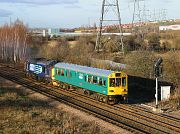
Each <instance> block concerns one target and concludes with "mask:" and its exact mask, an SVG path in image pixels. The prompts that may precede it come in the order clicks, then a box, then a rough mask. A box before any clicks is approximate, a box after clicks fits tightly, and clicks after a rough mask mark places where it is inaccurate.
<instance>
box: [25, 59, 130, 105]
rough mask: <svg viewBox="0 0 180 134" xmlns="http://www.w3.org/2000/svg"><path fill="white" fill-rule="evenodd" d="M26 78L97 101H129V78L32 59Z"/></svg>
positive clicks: (84, 67)
mask: <svg viewBox="0 0 180 134" xmlns="http://www.w3.org/2000/svg"><path fill="white" fill-rule="evenodd" d="M25 71H26V76H27V77H31V78H35V79H36V80H37V81H41V82H44V83H46V84H52V85H53V86H56V87H60V88H62V89H65V90H69V91H77V92H79V93H82V94H85V95H87V96H89V97H92V98H93V99H95V100H98V101H101V102H104V103H107V104H117V103H121V102H122V103H124V102H127V101H128V75H127V74H126V73H125V72H123V71H112V70H105V69H99V68H93V67H87V66H81V65H76V64H70V63H65V62H59V61H56V60H47V59H44V58H31V59H28V60H27V61H26V63H25Z"/></svg>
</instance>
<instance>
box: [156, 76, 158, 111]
mask: <svg viewBox="0 0 180 134" xmlns="http://www.w3.org/2000/svg"><path fill="white" fill-rule="evenodd" d="M155 97H156V108H157V107H158V77H156V94H155Z"/></svg>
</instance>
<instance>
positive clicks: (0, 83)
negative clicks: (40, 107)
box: [0, 77, 130, 134]
mask: <svg viewBox="0 0 180 134" xmlns="http://www.w3.org/2000/svg"><path fill="white" fill-rule="evenodd" d="M0 87H5V88H7V87H8V88H15V89H17V91H18V90H20V92H23V93H25V94H26V95H27V96H28V98H30V99H34V98H38V100H39V99H40V100H42V101H45V102H47V103H48V105H50V106H52V107H53V108H56V109H57V110H60V111H63V112H66V113H68V114H70V115H73V116H75V117H78V118H79V119H81V120H82V121H85V122H94V123H95V124H97V125H98V126H99V127H100V128H101V130H103V131H105V132H108V131H109V132H111V133H114V134H122V133H123V134H130V132H128V131H126V130H124V129H122V128H119V127H117V126H114V125H112V124H110V123H107V122H105V121H103V120H101V119H98V118H96V117H94V116H92V115H89V114H87V113H85V112H82V111H80V110H77V109H74V108H72V107H70V106H67V105H65V104H62V103H60V102H58V101H55V100H52V99H50V98H48V97H46V96H44V95H41V94H39V93H36V92H34V91H32V90H30V89H27V88H25V87H22V86H21V85H18V84H15V83H13V82H11V81H8V80H5V79H3V78H1V77H0ZM18 92H19V91H18ZM0 133H1V132H0Z"/></svg>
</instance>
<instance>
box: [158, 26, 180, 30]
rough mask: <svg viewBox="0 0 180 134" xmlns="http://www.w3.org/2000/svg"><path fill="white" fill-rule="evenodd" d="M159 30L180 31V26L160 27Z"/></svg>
mask: <svg viewBox="0 0 180 134" xmlns="http://www.w3.org/2000/svg"><path fill="white" fill-rule="evenodd" d="M159 30H160V31H166V30H180V25H168V26H159Z"/></svg>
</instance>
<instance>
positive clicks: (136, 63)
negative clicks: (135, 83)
mask: <svg viewBox="0 0 180 134" xmlns="http://www.w3.org/2000/svg"><path fill="white" fill-rule="evenodd" d="M154 61H155V55H154V53H153V52H149V51H136V52H132V53H131V54H129V55H126V57H125V62H126V64H127V70H126V72H128V74H130V75H135V76H141V77H145V78H149V77H151V76H152V74H153V66H154Z"/></svg>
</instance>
